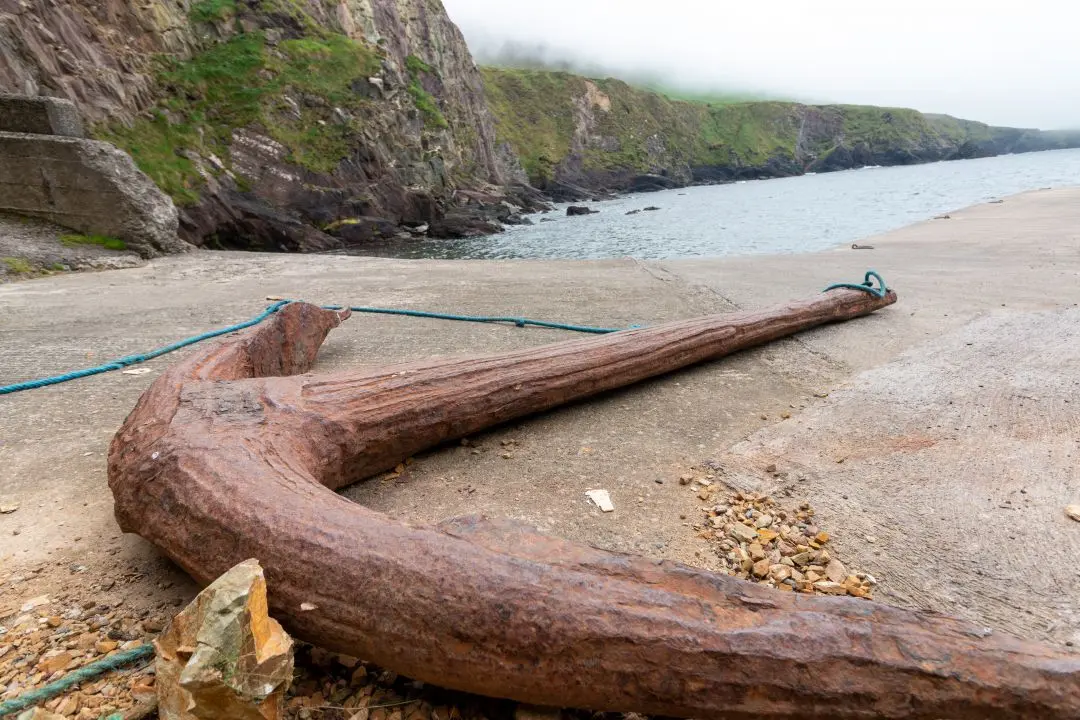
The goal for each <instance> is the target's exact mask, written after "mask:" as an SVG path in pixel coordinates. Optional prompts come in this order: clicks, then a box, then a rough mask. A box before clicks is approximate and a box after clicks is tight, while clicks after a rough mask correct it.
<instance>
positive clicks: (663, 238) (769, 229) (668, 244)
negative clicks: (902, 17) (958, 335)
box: [359, 150, 1080, 258]
mask: <svg viewBox="0 0 1080 720" xmlns="http://www.w3.org/2000/svg"><path fill="white" fill-rule="evenodd" d="M1068 185H1080V150H1055V151H1051V152H1041V153H1026V154H1023V155H1006V156H1003V157H996V158H985V159H980V160H959V161H953V162H941V163H933V164H929V165H912V166H906V167H890V168H881V167H877V168H864V169H861V170H848V171H846V172H837V173H826V174H821V175H806V176H802V177H795V178H783V179H778V180H756V181H750V182H744V183H737V184H734V185H715V186H709V187H692V188H684V189H682V190H668V191H664V192H659V193H649V194H643V195H631V196H627V197H623V198H620V199H618V200H611V201H607V202H597V203H587V204H588V205H589V207H591V208H593V209H594V210H599V211H600V213H599V214H597V215H589V216H584V217H566V216H565V211H564V208H565V205H560V206H559V208H558V210H557V211H555V212H552V213H549V214H547V215H533V216H531V217H532V219H533V220H534V221H535V222H536V223H537V224H536V225H533V226H523V227H513V228H508V229H507V231H506V232H505V233H503V234H501V235H495V236H491V237H483V238H473V239H469V240H438V241H436V240H418V241H415V242H408V241H406V242H404V243H400V242H399V243H397V244H392V245H387V246H384V247H376V248H365V249H364V251H363V252H362V253H359V254H363V255H383V256H390V257H404V258H609V257H622V256H627V255H629V256H633V257H638V258H676V257H701V256H718V255H747V254H753V253H798V252H811V251H815V250H822V249H825V248H829V247H832V246H835V245H839V244H843V243H851V242H854V241H856V240H860V239H863V238H866V237H869V236H871V235H876V234H878V233H882V232H885V231H888V230H893V229H895V228H899V227H903V226H905V225H910V224H911V223H914V222H918V221H921V220H926V219H929V218H932V217H933V216H934V215H938V214H941V213H946V212H949V211H951V210H957V209H960V208H963V207H966V206H968V205H973V204H976V203H980V202H985V201H987V200H993V199H995V198H999V197H1004V196H1006V195H1011V194H1014V193H1018V192H1023V191H1025V190H1036V189H1039V188H1049V187H1062V186H1068ZM650 205H654V206H657V207H659V208H660V210H659V211H655V212H642V213H638V214H636V215H626V213H627V212H628V211H630V210H637V209H642V208H645V207H647V206H650ZM544 217H546V218H551V219H552V220H553V222H544V223H541V222H540V219H541V218H544Z"/></svg>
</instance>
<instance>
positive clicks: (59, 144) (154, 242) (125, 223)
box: [0, 132, 190, 257]
mask: <svg viewBox="0 0 1080 720" xmlns="http://www.w3.org/2000/svg"><path fill="white" fill-rule="evenodd" d="M0 210H5V211H10V212H15V213H19V214H22V215H30V216H32V217H39V218H44V219H46V220H50V221H52V222H55V223H57V224H58V225H63V226H64V227H69V228H72V229H74V230H77V231H78V232H81V233H85V234H88V235H89V234H92V235H107V236H111V237H117V238H120V239H121V240H123V241H124V242H126V243H127V244H128V247H130V248H131V249H132V250H135V251H137V252H139V253H140V254H141V255H144V256H147V257H149V256H153V255H158V254H161V253H175V252H184V251H185V250H187V249H190V246H189V245H188V244H187V243H185V242H183V241H182V240H180V239H179V238H178V237H177V236H176V231H177V227H178V220H177V213H176V207H175V206H174V205H173V203H172V200H171V199H170V198H169V197H168V196H167V195H165V194H164V193H162V192H161V191H160V190H159V189H158V188H157V186H156V185H154V183H153V181H151V180H150V178H148V177H147V176H146V175H144V174H143V173H142V172H140V171H139V169H138V168H137V167H135V163H134V162H133V161H132V159H131V157H130V156H129V155H128V154H127V153H124V152H122V151H120V150H118V149H117V148H116V147H114V146H113V145H110V144H109V143H104V142H98V141H95V140H82V139H78V138H70V137H55V136H47V135H29V134H25V133H8V132H0Z"/></svg>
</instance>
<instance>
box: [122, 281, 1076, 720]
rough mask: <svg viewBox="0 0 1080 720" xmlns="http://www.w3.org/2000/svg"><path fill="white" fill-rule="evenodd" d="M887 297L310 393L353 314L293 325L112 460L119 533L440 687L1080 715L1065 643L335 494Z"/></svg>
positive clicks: (343, 383) (213, 356) (913, 711)
mask: <svg viewBox="0 0 1080 720" xmlns="http://www.w3.org/2000/svg"><path fill="white" fill-rule="evenodd" d="M892 302H895V295H893V294H891V293H890V294H889V295H888V296H887V297H886V298H883V299H877V298H873V297H871V296H870V295H868V294H866V293H861V292H857V291H851V290H838V291H834V292H830V293H827V294H822V295H818V296H816V297H814V298H812V299H810V300H807V301H803V302H799V303H793V304H790V305H787V306H783V307H779V308H774V309H771V310H766V311H760V312H744V313H733V314H729V315H720V316H714V317H709V318H700V319H695V320H688V321H683V322H677V323H669V324H666V325H660V326H656V327H653V328H647V329H641V330H630V331H624V332H620V333H615V334H612V335H607V336H603V337H597V338H589V339H586V340H578V341H573V342H566V343H559V344H554V345H548V346H544V347H540V348H535V349H530V350H523V351H516V352H510V353H506V354H503V355H497V356H492V357H485V358H465V359H461V360H452V361H439V362H433V363H411V364H404V365H396V366H392V367H387V368H382V369H379V370H375V371H357V372H351V373H342V374H335V375H326V376H310V375H297V374H296V373H303V372H306V371H307V370H308V369H309V368H310V366H311V364H312V362H313V361H314V358H315V355H316V353H317V351H318V347H319V345H320V344H321V343H322V341H323V339H324V338H325V336H326V334H327V333H328V332H329V331H330V330H331V329H332V328H333V327H335V326H336V325H337V324H338V323H339V322H340V320H341V316H340V315H339V314H337V313H334V312H330V311H324V310H319V309H318V308H315V307H313V306H310V305H299V304H298V305H291V306H288V307H287V308H285V309H284V310H282V311H281V312H280V313H279V314H278V315H276V316H275V317H274V318H273V319H271V320H270V321H269V322H267V323H265V324H264V325H262V326H260V327H258V328H255V329H253V330H251V331H249V332H247V333H246V334H244V335H240V336H237V337H236V338H234V339H231V340H228V341H226V342H224V343H222V344H220V345H218V346H216V347H212V348H208V349H205V350H202V351H200V352H198V353H196V354H195V355H193V356H191V357H189V358H188V359H187V360H185V361H183V362H181V363H179V364H177V365H175V366H173V367H171V368H170V369H169V370H168V371H167V372H166V373H165V374H163V376H162V377H161V378H159V379H158V380H157V381H156V382H155V383H154V384H153V385H152V386H151V388H150V389H149V390H148V391H147V392H146V394H145V395H144V396H143V398H142V399H141V400H140V402H139V404H138V406H137V407H136V408H135V410H134V412H132V414H131V415H130V416H129V418H128V419H127V421H126V422H125V423H124V426H123V427H122V428H121V430H120V432H119V433H118V434H117V436H116V438H115V439H114V441H113V444H112V447H111V450H110V454H109V483H110V486H111V488H112V490H113V493H114V495H115V498H116V515H117V518H118V520H119V522H120V524H121V526H122V527H123V528H124V529H125V530H128V531H133V532H138V533H139V534H140V535H142V536H143V537H145V538H147V539H148V540H150V541H152V542H154V543H155V544H157V545H158V546H159V547H161V548H162V549H163V550H164V551H165V552H166V553H167V554H168V555H169V556H170V557H172V558H173V559H174V560H176V561H177V562H178V563H180V564H181V565H182V566H183V567H185V568H186V569H187V570H188V571H189V572H190V573H191V574H192V575H193V576H195V577H196V578H197V579H198V580H200V581H201V582H204V583H205V582H209V581H211V580H213V579H214V578H215V577H216V576H218V575H219V574H221V573H223V572H225V571H226V570H228V569H229V568H230V567H231V566H232V565H234V564H236V563H237V562H240V561H242V560H244V559H246V558H249V557H254V558H258V559H259V560H260V561H261V563H262V564H263V566H264V567H265V569H266V577H267V582H268V585H269V590H270V601H271V607H272V610H273V612H274V615H275V616H276V617H277V618H279V619H280V620H281V621H282V622H283V623H284V624H285V625H286V627H287V628H288V629H289V630H290V631H291V632H293V633H294V634H295V635H296V636H297V637H299V638H302V639H304V640H308V641H310V642H313V643H316V644H319V645H322V646H324V647H326V648H329V649H332V650H336V651H339V652H343V653H347V654H349V655H353V656H357V657H362V658H365V659H369V660H372V661H375V662H378V663H380V664H382V665H384V666H386V667H389V668H392V669H394V670H396V671H398V672H401V673H404V674H407V675H409V676H412V677H416V678H419V679H421V680H425V681H428V682H432V683H435V684H438V685H441V686H444V687H450V688H456V689H461V690H466V691H471V692H476V693H481V694H487V695H494V696H500V697H507V698H513V699H517V700H521V701H525V702H531V703H537V704H546V705H557V706H578V707H587V708H594V709H604V710H625V711H638V712H646V713H655V714H663V715H676V716H687V717H699V718H720V717H724V718H879V717H880V718H927V719H929V718H1026V717H1040V718H1044V719H1056V718H1075V717H1077V715H1078V712H1080V711H1078V709H1080V660H1078V659H1077V658H1076V657H1075V656H1068V655H1063V654H1060V653H1058V652H1057V651H1056V650H1054V649H1052V648H1049V647H1046V646H1042V645H1038V644H1033V643H1027V642H1023V641H1020V640H1016V639H1013V638H1010V637H1006V636H1003V635H1001V634H998V633H992V632H989V631H986V630H984V629H982V628H978V627H974V626H972V625H970V624H967V623H964V622H960V621H958V620H953V619H949V618H944V617H940V616H936V615H930V614H924V613H915V612H910V611H906V610H900V609H896V608H890V607H886V606H883V605H878V604H875V603H870V602H866V601H862V600H855V599H844V598H824V597H811V596H798V595H794V594H790V593H780V592H777V591H773V590H769V589H767V588H761V587H758V586H754V585H750V584H747V583H743V582H741V581H738V580H735V579H733V578H729V577H724V576H717V575H713V574H710V573H707V572H702V571H699V570H695V569H692V568H688V567H684V566H681V565H677V564H672V563H663V562H654V561H651V560H646V559H644V558H638V557H633V556H626V555H618V554H614V553H609V552H605V551H601V550H597V549H594V548H588V547H583V546H577V545H573V544H570V543H567V542H564V541H561V540H558V539H554V538H550V537H545V536H543V535H540V534H538V533H536V532H535V531H533V530H532V529H530V528H528V527H524V526H521V525H518V524H513V523H508V522H501V521H491V520H487V519H483V518H464V519H458V520H454V521H451V522H448V523H445V524H443V525H440V526H438V527H432V528H416V527H410V526H407V525H404V524H401V523H399V522H396V521H394V520H393V519H391V518H388V517H386V516H385V515H382V514H380V513H376V512H373V511H371V510H369V509H366V508H364V507H362V506H359V505H356V504H354V503H351V502H349V501H347V500H345V499H344V498H342V497H340V496H339V495H337V494H336V493H334V492H333V490H334V489H336V488H340V487H343V486H345V485H348V484H349V483H352V482H356V481H358V480H361V479H363V478H365V477H369V476H370V475H372V474H374V473H377V472H379V471H382V470H385V469H387V468H390V467H393V466H394V465H395V464H396V463H397V462H399V461H400V460H401V459H403V458H405V457H407V456H409V455H411V454H413V453H415V452H417V451H419V450H421V449H424V448H427V447H431V446H433V445H436V444H438V443H440V442H443V441H446V440H449V439H452V438H456V437H461V436H464V435H467V434H471V433H474V432H476V431H478V430H480V429H482V428H485V427H488V426H491V425H494V424H497V423H500V422H505V421H507V420H509V419H511V418H515V417H520V416H522V415H526V414H529V413H533V412H538V411H541V410H544V409H548V408H552V407H555V406H557V405H560V404H563V403H566V402H569V401H572V400H576V399H579V398H582V397H587V396H589V395H593V394H595V393H599V392H603V391H605V390H610V389H613V388H617V387H620V386H623V385H627V384H630V383H633V382H637V381H639V380H642V379H645V378H648V377H653V376H655V375H659V374H662V373H665V372H669V371H672V370H674V369H677V368H680V367H684V366H687V365H690V364H693V363H697V362H701V361H704V360H708V359H712V358H716V357H721V356H723V355H727V354H729V353H731V352H734V351H737V350H740V349H743V348H747V347H752V346H755V345H760V344H762V343H765V342H769V341H771V340H774V339H776V338H779V337H783V336H786V335H790V334H792V333H795V332H799V331H801V330H804V329H807V328H810V327H814V326H816V325H820V324H823V323H826V322H836V321H843V320H847V319H851V318H854V317H858V316H860V315H865V314H868V313H870V312H873V311H874V310H877V309H879V308H880V307H883V306H885V305H888V304H891V303H892ZM311 608H313V609H311Z"/></svg>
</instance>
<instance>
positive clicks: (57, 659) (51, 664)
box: [38, 652, 74, 675]
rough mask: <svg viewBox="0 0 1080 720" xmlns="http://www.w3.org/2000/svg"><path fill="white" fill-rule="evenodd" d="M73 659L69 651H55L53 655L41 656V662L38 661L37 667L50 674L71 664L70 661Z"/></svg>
mask: <svg viewBox="0 0 1080 720" xmlns="http://www.w3.org/2000/svg"><path fill="white" fill-rule="evenodd" d="M73 659H74V658H73V657H72V655H71V653H69V652H61V653H57V654H55V655H51V656H48V657H44V658H42V660H41V662H39V663H38V669H39V670H41V672H43V673H45V674H47V675H51V674H52V673H54V672H59V671H61V670H66V669H67V666H68V665H70V664H71V661H72V660H73Z"/></svg>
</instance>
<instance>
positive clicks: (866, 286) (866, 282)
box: [822, 270, 889, 298]
mask: <svg viewBox="0 0 1080 720" xmlns="http://www.w3.org/2000/svg"><path fill="white" fill-rule="evenodd" d="M874 280H877V287H874ZM840 288H846V289H848V290H861V291H863V292H866V293H870V294H871V295H873V296H874V297H877V298H883V297H885V295H886V294H888V292H889V286H888V285H886V284H885V280H884V279H882V277H881V275H879V274H878V273H877V271H875V270H867V271H866V277H865V278H864V279H863V282H862V285H856V284H855V283H835V284H833V285H830V286H829V287H827V288H825V289H824V290H822V292H829V291H830V290H837V289H840Z"/></svg>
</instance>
